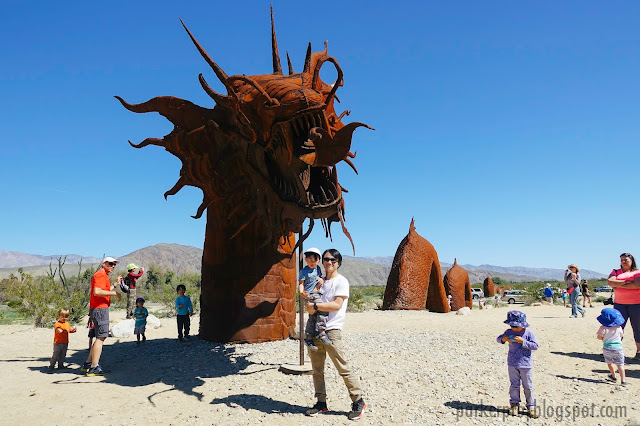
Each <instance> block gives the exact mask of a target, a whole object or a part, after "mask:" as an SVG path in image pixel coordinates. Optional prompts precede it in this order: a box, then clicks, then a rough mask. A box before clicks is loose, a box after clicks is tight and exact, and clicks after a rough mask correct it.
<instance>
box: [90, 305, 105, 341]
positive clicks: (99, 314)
mask: <svg viewBox="0 0 640 426" xmlns="http://www.w3.org/2000/svg"><path fill="white" fill-rule="evenodd" d="M90 315H91V320H92V321H93V327H94V328H93V329H94V331H95V333H96V338H98V339H99V338H101V337H109V308H98V309H91V311H90Z"/></svg>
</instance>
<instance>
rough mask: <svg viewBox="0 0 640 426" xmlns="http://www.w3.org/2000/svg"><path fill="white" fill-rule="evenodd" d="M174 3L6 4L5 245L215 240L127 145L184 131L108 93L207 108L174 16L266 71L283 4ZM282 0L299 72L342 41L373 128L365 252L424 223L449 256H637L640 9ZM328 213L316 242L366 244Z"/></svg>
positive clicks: (87, 248) (365, 175) (2, 10)
mask: <svg viewBox="0 0 640 426" xmlns="http://www.w3.org/2000/svg"><path fill="white" fill-rule="evenodd" d="M181 3H183V4H178V2H175V1H153V2H151V1H141V2H114V3H109V4H106V3H104V4H103V3H96V2H48V1H47V2H45V1H41V2H33V1H32V2H26V1H12V0H7V1H3V2H2V3H1V4H0V39H1V40H2V43H0V61H1V63H2V67H0V94H1V96H2V102H1V103H0V120H1V123H2V125H1V129H2V135H1V137H2V139H3V140H2V145H1V146H2V150H1V151H0V152H1V153H0V182H1V183H0V199H1V200H2V208H0V223H2V230H1V232H0V249H4V250H12V251H23V252H27V253H35V254H57V253H79V254H84V255H88V256H96V257H99V256H101V255H102V254H103V253H106V254H108V255H118V256H119V255H123V254H127V253H129V252H131V251H133V250H136V249H139V248H142V247H145V246H147V245H152V244H155V243H158V242H168V243H179V244H185V245H193V246H198V247H201V246H202V243H203V239H204V226H205V218H202V219H200V220H194V219H192V218H191V217H190V215H192V214H195V211H196V209H197V207H198V205H199V204H200V201H201V198H202V195H201V192H200V190H198V189H194V188H185V189H183V190H182V191H181V192H180V193H178V194H177V195H176V196H173V197H169V200H168V201H165V200H164V198H163V193H164V192H165V191H166V190H167V189H169V188H171V187H172V186H173V184H174V182H175V181H176V180H177V178H178V172H179V169H180V162H179V160H178V159H177V158H175V157H173V156H172V155H171V154H169V153H167V152H165V151H164V150H163V149H161V148H158V147H147V148H145V149H141V150H136V149H133V148H131V147H130V146H129V144H128V143H127V139H130V140H132V141H135V142H139V141H141V140H143V139H144V138H146V137H162V136H163V135H165V134H166V133H168V132H169V131H170V130H171V125H170V124H169V122H168V121H166V120H165V119H164V118H162V117H160V116H159V115H157V114H144V115H141V114H134V113H131V112H128V111H126V110H125V109H124V108H122V106H121V105H120V104H119V103H118V102H117V101H116V100H115V99H114V98H113V95H120V96H122V97H124V98H125V99H126V100H128V101H130V102H141V101H144V100H147V99H149V98H151V97H154V96H159V95H173V96H178V97H181V98H184V99H188V100H191V101H193V102H195V103H197V104H200V105H202V106H207V107H212V106H213V105H212V102H211V100H210V98H209V97H208V96H207V95H206V94H205V93H204V92H203V90H202V89H201V87H200V85H199V83H198V79H197V75H198V73H203V74H204V75H205V78H207V80H208V81H209V82H210V83H214V82H215V81H216V79H215V77H214V76H213V73H212V72H211V70H210V69H209V68H208V66H207V65H206V63H205V62H204V61H203V60H202V58H201V57H200V55H199V54H198V52H197V51H196V49H195V47H194V46H193V44H192V43H191V41H190V40H189V38H188V36H187V34H186V33H185V31H184V30H183V29H182V26H181V25H180V22H179V20H178V18H179V17H180V18H182V19H183V20H184V21H185V23H186V24H187V25H188V26H189V28H190V29H191V31H192V32H193V33H194V34H195V36H196V37H197V38H198V39H199V41H200V42H201V43H202V45H203V46H204V47H205V49H207V51H208V52H209V54H210V55H211V56H212V57H213V58H214V59H215V60H216V61H217V62H218V64H219V65H220V66H222V67H223V68H224V70H225V71H226V72H227V73H228V74H230V75H231V74H247V75H252V74H263V73H269V72H271V53H270V23H269V2H266V1H265V2H261V1H235V2H212V1H206V2H205V1H200V2H198V1H194V2H181ZM309 5H313V4H311V3H310V4H309ZM311 9H316V10H319V12H318V14H317V15H315V16H310V15H308V14H307V10H311ZM274 13H275V19H276V29H277V34H278V43H279V47H280V52H281V56H282V57H283V61H286V59H284V57H285V56H284V55H285V51H288V52H289V54H290V56H291V58H292V61H293V63H294V66H295V67H296V69H298V70H299V69H300V68H301V67H302V62H303V59H304V53H305V49H306V45H307V42H309V41H311V42H312V44H313V46H314V47H315V49H314V50H316V51H317V50H320V48H321V47H322V42H323V41H324V40H329V53H330V54H332V55H333V56H335V57H336V59H337V60H338V61H339V63H340V65H341V67H342V69H343V70H344V73H345V85H344V87H343V88H341V89H340V90H339V91H338V95H339V97H340V100H341V101H342V104H340V105H339V107H338V108H345V109H349V110H351V111H352V114H351V115H350V116H349V117H348V119H347V120H346V121H347V122H348V121H363V122H366V123H368V124H370V125H371V126H372V127H374V128H376V131H375V132H371V131H368V130H366V129H359V130H358V131H356V133H355V136H354V142H353V145H352V149H355V150H357V152H358V155H357V158H356V159H355V161H354V162H355V164H356V166H357V168H358V170H359V175H358V176H356V175H355V174H354V173H353V172H352V171H351V169H350V168H349V167H348V166H347V165H346V164H344V163H341V164H340V165H339V176H340V180H341V182H342V183H343V185H344V186H345V187H346V188H347V189H348V190H349V193H348V194H346V197H345V198H346V219H347V222H346V224H347V227H348V229H349V230H350V232H351V234H352V236H353V239H354V242H355V244H356V254H357V255H359V256H379V255H393V254H394V253H395V250H396V248H397V246H398V244H399V242H400V241H401V240H402V238H404V236H405V235H406V234H407V231H408V227H409V223H410V221H411V218H412V217H414V218H415V221H416V227H417V230H418V232H419V233H420V234H421V235H422V236H424V237H425V238H427V239H428V240H429V241H431V243H432V244H433V245H434V246H435V247H436V249H437V250H438V254H439V257H440V260H442V261H445V262H453V259H454V257H457V258H458V261H459V262H460V263H470V264H476V265H477V264H481V263H490V264H497V265H502V266H516V265H522V266H531V267H557V268H565V267H566V265H567V264H568V263H570V262H573V263H577V264H578V265H580V267H582V268H586V269H593V270H596V271H600V272H608V271H609V270H611V268H613V267H614V266H616V265H617V264H618V263H619V262H618V255H619V254H620V253H621V252H623V251H630V252H632V253H636V254H640V251H639V250H638V248H639V247H640V227H639V226H638V223H637V217H638V215H637V212H638V210H639V209H640V201H639V200H640V198H639V197H638V196H637V195H636V190H637V183H636V182H637V178H636V174H637V173H636V166H635V161H634V160H633V159H634V158H638V146H639V144H638V138H639V136H640V120H639V119H638V118H639V113H640V83H639V76H640V62H639V59H640V56H639V54H640V31H638V22H639V18H640V3H638V2H632V1H620V2H615V3H605V2H601V1H579V2H578V1H575V2H535V3H531V2H529V3H525V2H513V1H501V2H477V1H447V2H442V1H438V2H435V1H420V2H417V1H416V2H403V1H397V2H388V1H384V2H382V1H349V2H343V1H323V2H321V3H318V5H317V6H313V7H311V6H309V7H307V6H303V5H302V4H301V3H300V2H297V1H274ZM328 68H330V67H328ZM319 225H320V224H319V223H317V226H316V229H315V230H314V232H313V234H312V236H311V238H310V239H309V240H308V242H307V243H306V244H305V246H306V247H310V246H311V245H315V246H318V247H320V248H326V247H329V246H335V247H336V248H338V249H339V250H341V251H342V252H343V253H345V254H352V253H351V249H350V245H349V243H348V241H347V240H346V238H345V237H344V236H343V235H342V232H341V230H340V226H339V224H338V225H337V226H336V225H335V224H334V228H333V243H331V242H330V241H329V240H326V239H325V238H324V234H323V232H322V227H321V226H319Z"/></svg>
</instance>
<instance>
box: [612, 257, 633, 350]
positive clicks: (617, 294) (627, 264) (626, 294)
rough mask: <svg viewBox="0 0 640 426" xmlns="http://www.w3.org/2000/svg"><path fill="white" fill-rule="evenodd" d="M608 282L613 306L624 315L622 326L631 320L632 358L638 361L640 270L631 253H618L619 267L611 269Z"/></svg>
mask: <svg viewBox="0 0 640 426" xmlns="http://www.w3.org/2000/svg"><path fill="white" fill-rule="evenodd" d="M608 284H609V285H610V286H611V287H613V289H614V293H613V298H614V299H613V300H614V302H615V303H614V304H613V307H614V308H615V309H617V310H618V311H620V313H621V314H622V316H623V317H624V324H622V328H624V326H625V325H626V324H627V319H628V320H629V321H630V322H631V328H632V329H633V339H634V340H635V342H636V356H635V357H634V359H635V360H636V361H640V271H639V270H638V267H637V266H636V260H635V259H634V258H633V256H632V255H631V253H622V254H621V255H620V269H614V270H613V271H611V274H609V281H608Z"/></svg>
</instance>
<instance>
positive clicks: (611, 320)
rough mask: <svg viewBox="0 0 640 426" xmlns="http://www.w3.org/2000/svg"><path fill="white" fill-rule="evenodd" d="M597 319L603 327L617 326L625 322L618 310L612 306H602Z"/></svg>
mask: <svg viewBox="0 0 640 426" xmlns="http://www.w3.org/2000/svg"><path fill="white" fill-rule="evenodd" d="M597 320H598V321H599V322H600V324H602V325H604V326H605V327H618V326H619V325H622V324H624V322H625V320H624V317H623V316H622V314H621V313H620V311H619V310H617V309H613V308H604V309H603V310H602V312H601V313H600V316H599V317H598V318H597Z"/></svg>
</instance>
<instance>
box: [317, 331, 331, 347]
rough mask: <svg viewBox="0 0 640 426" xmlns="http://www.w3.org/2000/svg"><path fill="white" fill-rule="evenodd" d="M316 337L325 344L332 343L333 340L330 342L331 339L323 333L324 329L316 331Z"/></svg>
mask: <svg viewBox="0 0 640 426" xmlns="http://www.w3.org/2000/svg"><path fill="white" fill-rule="evenodd" d="M317 337H318V339H320V341H321V342H322V343H324V344H325V345H332V344H333V342H331V339H329V336H327V333H325V332H324V331H323V332H322V333H318V336H317Z"/></svg>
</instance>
